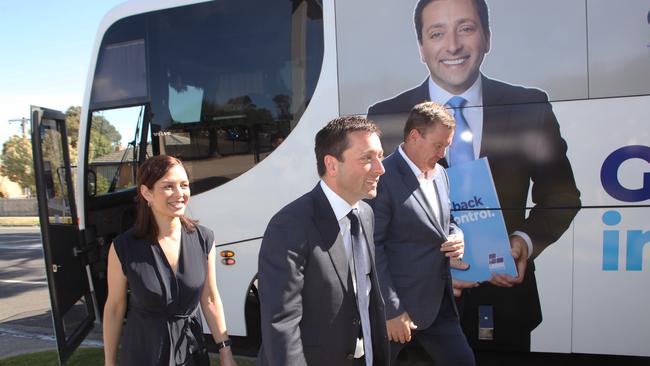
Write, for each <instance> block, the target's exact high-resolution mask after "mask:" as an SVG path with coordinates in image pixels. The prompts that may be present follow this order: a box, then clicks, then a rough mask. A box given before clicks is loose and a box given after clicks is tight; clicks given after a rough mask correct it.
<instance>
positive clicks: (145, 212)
mask: <svg viewBox="0 0 650 366" xmlns="http://www.w3.org/2000/svg"><path fill="white" fill-rule="evenodd" d="M177 165H178V166H180V167H181V168H183V170H185V167H184V166H183V163H182V162H181V161H180V160H178V159H176V158H175V157H173V156H168V155H157V156H152V157H150V158H149V159H147V160H145V162H144V163H142V165H140V168H139V169H138V175H137V179H136V190H137V195H136V197H135V201H136V210H137V213H136V218H135V227H134V231H133V236H134V237H135V238H137V239H145V238H146V239H150V240H152V241H154V242H155V241H156V240H157V239H158V233H159V228H158V224H157V223H156V219H155V218H154V216H153V212H152V211H151V207H149V206H148V205H147V200H146V199H145V198H144V197H143V196H142V192H140V186H142V185H144V186H146V187H147V188H149V189H150V190H153V186H154V184H155V183H156V182H157V181H159V180H160V179H161V178H162V177H164V176H165V174H167V172H169V171H170V170H171V169H172V168H173V167H174V166H177ZM185 172H186V173H187V170H185ZM180 220H181V224H182V226H183V229H185V230H186V231H189V232H192V231H194V229H195V228H196V224H197V222H198V221H196V220H192V219H190V218H188V217H185V215H182V216H181V217H180Z"/></svg>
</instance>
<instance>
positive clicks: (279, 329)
mask: <svg viewBox="0 0 650 366" xmlns="http://www.w3.org/2000/svg"><path fill="white" fill-rule="evenodd" d="M359 206H360V207H359V214H360V218H361V225H362V226H363V231H364V233H365V234H366V242H367V243H368V246H369V247H368V252H369V253H370V256H371V259H372V260H371V262H372V268H371V274H370V279H371V283H372V288H371V292H370V321H371V325H372V327H371V328H372V341H373V353H374V365H388V362H389V361H388V360H389V358H388V352H389V347H388V337H387V334H386V320H385V319H386V318H385V316H384V304H383V301H382V297H381V294H380V292H379V282H378V279H377V271H376V268H375V265H374V254H375V251H374V243H373V236H372V233H373V227H374V220H373V214H372V210H371V209H370V207H369V206H368V205H367V204H366V203H365V202H360V205H359ZM259 295H260V302H261V304H260V305H261V323H262V324H261V328H262V347H261V348H260V352H259V356H258V358H257V364H258V365H274V366H275V365H277V366H285V365H291V366H300V365H322V366H330V365H352V364H353V354H354V349H355V346H356V340H357V337H358V336H359V333H360V321H359V319H360V317H359V312H358V310H357V303H356V298H355V295H354V288H353V285H352V276H351V272H350V268H349V264H348V258H347V255H346V252H345V248H344V246H343V238H342V236H341V235H340V228H339V224H338V222H337V220H336V217H335V215H334V211H333V210H332V207H331V205H330V204H329V201H328V200H327V197H326V196H325V194H324V193H323V190H322V189H321V187H320V185H316V187H315V188H314V189H313V190H312V191H311V192H309V193H307V194H305V195H303V196H302V197H300V198H298V199H297V200H295V201H293V202H292V203H290V204H289V205H287V206H285V207H284V208H283V209H282V210H280V211H279V212H278V213H277V214H276V215H275V216H274V217H273V218H272V219H271V221H270V222H269V225H268V227H267V229H266V232H265V233H264V239H263V240H262V246H261V248H260V254H259Z"/></svg>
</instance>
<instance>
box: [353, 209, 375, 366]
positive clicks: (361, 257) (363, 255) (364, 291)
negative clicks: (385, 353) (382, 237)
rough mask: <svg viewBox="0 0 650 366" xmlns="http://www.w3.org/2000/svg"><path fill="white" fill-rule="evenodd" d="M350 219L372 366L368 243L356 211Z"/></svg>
mask: <svg viewBox="0 0 650 366" xmlns="http://www.w3.org/2000/svg"><path fill="white" fill-rule="evenodd" d="M348 219H350V234H351V235H350V236H351V237H352V257H353V261H354V276H355V278H356V282H357V306H358V308H359V317H360V318H361V331H362V334H363V352H364V356H365V359H366V365H372V338H371V332H370V314H369V313H368V311H369V310H368V307H369V305H370V298H369V296H368V293H369V291H368V290H369V289H368V288H367V287H368V282H367V277H368V274H369V273H370V268H369V266H368V265H369V263H370V259H369V258H370V257H369V256H368V253H367V249H366V248H365V246H366V241H365V240H364V238H363V234H362V233H361V230H360V227H359V216H358V215H357V212H356V209H352V210H351V211H350V212H349V213H348Z"/></svg>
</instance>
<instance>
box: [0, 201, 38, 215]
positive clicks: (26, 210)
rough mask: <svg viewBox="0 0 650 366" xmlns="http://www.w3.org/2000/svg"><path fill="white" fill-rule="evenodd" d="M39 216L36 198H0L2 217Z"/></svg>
mask: <svg viewBox="0 0 650 366" xmlns="http://www.w3.org/2000/svg"><path fill="white" fill-rule="evenodd" d="M4 216H38V208H37V203H36V198H0V217H4Z"/></svg>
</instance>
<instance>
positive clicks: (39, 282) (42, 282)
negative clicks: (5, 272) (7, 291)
mask: <svg viewBox="0 0 650 366" xmlns="http://www.w3.org/2000/svg"><path fill="white" fill-rule="evenodd" d="M0 282H1V283H18V284H23V285H45V286H47V282H46V281H21V280H0Z"/></svg>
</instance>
